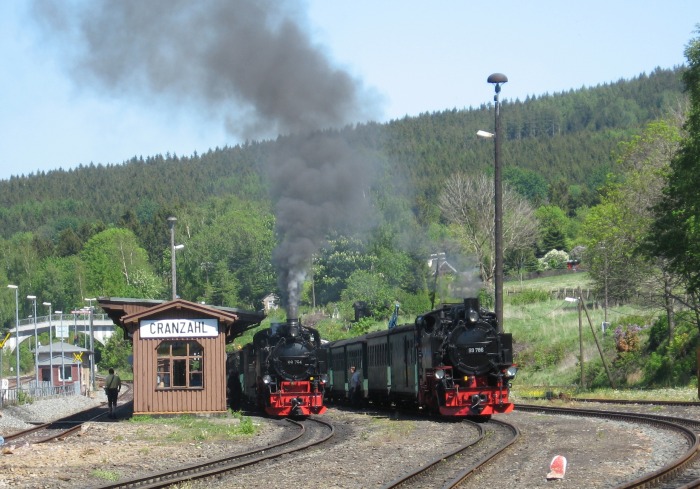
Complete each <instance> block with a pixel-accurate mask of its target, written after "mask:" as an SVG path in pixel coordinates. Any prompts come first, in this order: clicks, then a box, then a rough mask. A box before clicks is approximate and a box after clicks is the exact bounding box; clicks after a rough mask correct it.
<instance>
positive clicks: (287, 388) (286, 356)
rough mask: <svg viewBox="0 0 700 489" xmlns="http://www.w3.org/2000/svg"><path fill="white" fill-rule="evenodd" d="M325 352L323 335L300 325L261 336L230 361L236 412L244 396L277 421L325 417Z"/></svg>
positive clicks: (274, 326) (281, 325)
mask: <svg viewBox="0 0 700 489" xmlns="http://www.w3.org/2000/svg"><path fill="white" fill-rule="evenodd" d="M320 346H321V338H320V335H319V333H318V331H317V330H316V329H314V328H310V327H305V326H302V325H301V324H300V323H299V320H298V319H290V320H289V321H287V322H286V323H273V324H272V325H271V327H270V328H267V329H264V330H261V331H258V332H257V333H256V334H255V335H254V336H253V341H252V343H249V344H247V345H245V346H244V347H243V348H242V349H241V350H240V351H239V352H238V353H237V354H236V355H237V358H235V359H233V360H232V359H229V360H230V365H231V369H232V372H231V373H230V375H231V376H232V379H233V380H231V381H230V384H231V388H230V392H231V394H232V397H231V405H232V407H234V408H235V406H236V405H237V404H238V402H239V399H238V398H237V397H236V391H238V392H239V393H240V394H239V395H240V397H241V398H242V400H244V401H247V402H249V403H254V404H256V405H257V406H258V407H260V408H261V409H263V410H264V411H265V412H266V413H267V414H269V415H271V416H279V417H284V416H309V415H311V414H322V413H324V412H325V411H326V409H327V408H326V406H325V405H324V403H323V400H324V389H325V386H326V381H327V372H326V371H327V367H326V365H327V362H326V351H325V350H322V349H320ZM236 364H237V365H236ZM236 378H237V379H238V386H236Z"/></svg>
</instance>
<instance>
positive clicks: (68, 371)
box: [58, 365, 73, 380]
mask: <svg viewBox="0 0 700 489" xmlns="http://www.w3.org/2000/svg"><path fill="white" fill-rule="evenodd" d="M58 380H73V367H72V366H70V365H64V366H63V372H61V369H60V368H59V369H58Z"/></svg>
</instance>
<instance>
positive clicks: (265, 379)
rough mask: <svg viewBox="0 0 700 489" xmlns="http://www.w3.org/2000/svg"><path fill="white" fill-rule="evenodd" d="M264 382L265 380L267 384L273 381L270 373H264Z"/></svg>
mask: <svg viewBox="0 0 700 489" xmlns="http://www.w3.org/2000/svg"><path fill="white" fill-rule="evenodd" d="M263 382H265V383H266V384H269V383H271V382H272V377H270V376H269V375H263Z"/></svg>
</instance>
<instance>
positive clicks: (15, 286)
mask: <svg viewBox="0 0 700 489" xmlns="http://www.w3.org/2000/svg"><path fill="white" fill-rule="evenodd" d="M7 288H8V289H15V339H16V340H17V344H15V356H16V361H17V392H18V393H19V390H20V388H21V385H20V383H19V287H18V286H17V285H8V286H7Z"/></svg>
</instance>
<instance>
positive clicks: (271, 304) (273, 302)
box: [262, 294, 280, 313]
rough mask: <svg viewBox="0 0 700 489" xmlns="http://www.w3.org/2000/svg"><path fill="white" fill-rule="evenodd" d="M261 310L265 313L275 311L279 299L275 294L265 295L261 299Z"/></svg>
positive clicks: (278, 304)
mask: <svg viewBox="0 0 700 489" xmlns="http://www.w3.org/2000/svg"><path fill="white" fill-rule="evenodd" d="M262 303H263V310H264V311H265V312H266V313H267V312H270V311H275V310H277V308H278V307H279V306H280V298H279V297H277V296H276V295H275V294H267V295H266V296H265V297H263V300H262Z"/></svg>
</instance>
